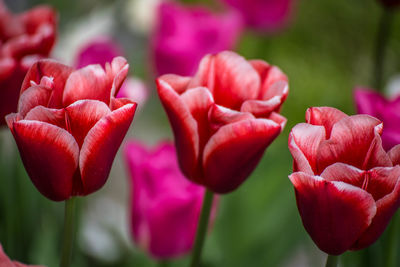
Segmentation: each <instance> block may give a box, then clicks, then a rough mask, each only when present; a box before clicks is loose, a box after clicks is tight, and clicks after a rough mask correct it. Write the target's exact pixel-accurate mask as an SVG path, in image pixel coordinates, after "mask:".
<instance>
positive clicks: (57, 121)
mask: <svg viewBox="0 0 400 267" xmlns="http://www.w3.org/2000/svg"><path fill="white" fill-rule="evenodd" d="M24 120H35V121H41V122H47V123H50V124H52V125H55V126H58V127H60V128H63V129H65V130H67V127H66V124H65V111H64V109H50V108H46V107H43V106H36V107H34V108H33V109H31V110H30V111H29V112H28V113H27V114H26V116H25V118H24Z"/></svg>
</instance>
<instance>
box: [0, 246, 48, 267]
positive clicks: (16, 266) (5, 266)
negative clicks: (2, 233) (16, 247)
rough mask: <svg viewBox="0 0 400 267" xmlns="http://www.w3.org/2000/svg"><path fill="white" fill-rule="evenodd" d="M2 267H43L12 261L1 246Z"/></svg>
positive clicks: (0, 262) (0, 263)
mask: <svg viewBox="0 0 400 267" xmlns="http://www.w3.org/2000/svg"><path fill="white" fill-rule="evenodd" d="M0 267H41V266H39V265H26V264H22V263H20V262H17V261H12V260H10V258H8V256H7V255H6V254H5V253H4V251H3V247H2V246H1V244H0Z"/></svg>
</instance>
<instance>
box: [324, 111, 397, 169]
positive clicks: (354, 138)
mask: <svg viewBox="0 0 400 267" xmlns="http://www.w3.org/2000/svg"><path fill="white" fill-rule="evenodd" d="M381 131H382V123H381V122H380V121H379V120H378V119H376V118H374V117H371V116H369V115H354V116H348V117H345V118H343V119H341V120H340V121H339V122H337V123H336V124H335V125H334V126H333V128H332V132H331V136H330V139H328V140H326V141H324V142H322V143H321V145H320V148H319V150H318V153H317V158H318V162H317V171H318V173H321V172H322V171H323V170H324V169H325V168H326V167H327V166H329V165H331V164H333V163H334V162H343V163H347V164H350V165H353V166H355V167H357V168H359V169H364V170H368V169H370V168H372V167H375V166H382V167H384V166H392V163H391V161H390V159H389V157H388V155H387V154H386V152H385V151H384V150H383V148H382V143H381V142H382V141H381V139H380V136H379V134H380V133H381Z"/></svg>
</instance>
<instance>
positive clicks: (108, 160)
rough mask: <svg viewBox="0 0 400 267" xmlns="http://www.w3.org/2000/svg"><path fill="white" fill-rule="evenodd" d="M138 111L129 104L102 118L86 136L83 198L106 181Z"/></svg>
mask: <svg viewBox="0 0 400 267" xmlns="http://www.w3.org/2000/svg"><path fill="white" fill-rule="evenodd" d="M135 110H136V104H127V105H125V106H123V107H121V108H119V109H117V110H115V111H113V112H112V113H111V114H109V115H107V116H106V117H103V118H102V119H101V120H99V121H98V122H97V123H96V124H95V125H94V126H93V128H92V129H90V131H89V132H88V133H87V135H86V137H85V139H84V141H83V144H82V148H81V152H80V156H79V168H80V172H81V178H82V184H83V191H84V192H81V193H82V194H83V195H87V194H90V193H92V192H94V191H96V190H98V189H100V188H101V187H102V186H103V185H104V183H105V182H106V180H107V178H108V175H109V173H110V169H111V166H112V163H113V161H114V157H115V154H116V153H117V150H118V148H119V146H120V145H121V142H122V140H123V139H124V137H125V134H126V132H127V131H128V129H129V126H130V124H131V122H132V120H133V116H134V115H135Z"/></svg>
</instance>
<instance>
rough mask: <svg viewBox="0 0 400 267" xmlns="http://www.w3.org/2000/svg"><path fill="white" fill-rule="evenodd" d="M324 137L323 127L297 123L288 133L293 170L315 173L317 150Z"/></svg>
mask: <svg viewBox="0 0 400 267" xmlns="http://www.w3.org/2000/svg"><path fill="white" fill-rule="evenodd" d="M324 139H325V128H324V127H323V126H319V125H310V124H307V123H299V124H297V125H296V126H295V127H293V129H292V131H291V132H290V134H289V150H290V153H292V157H293V170H294V171H295V172H297V171H302V172H305V173H308V174H310V175H312V174H318V173H317V151H318V149H319V146H320V144H321V142H322V141H323V140H324Z"/></svg>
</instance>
